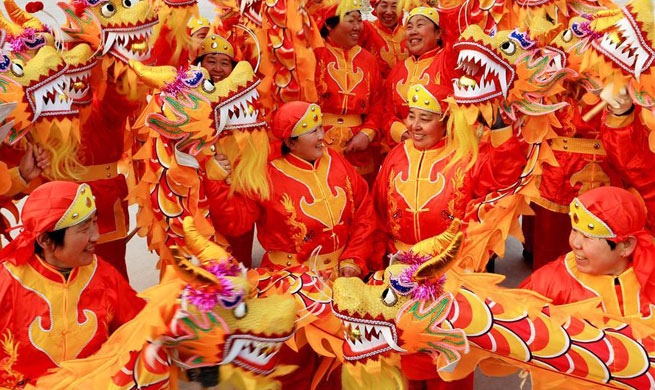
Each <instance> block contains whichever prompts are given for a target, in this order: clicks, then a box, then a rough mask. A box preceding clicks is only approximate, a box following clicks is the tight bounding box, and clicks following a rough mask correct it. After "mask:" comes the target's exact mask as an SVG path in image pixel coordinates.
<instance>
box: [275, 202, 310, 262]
mask: <svg viewBox="0 0 655 390" xmlns="http://www.w3.org/2000/svg"><path fill="white" fill-rule="evenodd" d="M280 203H282V206H283V207H284V211H286V213H287V220H286V221H284V223H285V224H286V225H287V226H289V227H290V228H291V230H292V231H293V232H294V233H293V234H292V235H291V238H293V240H294V241H295V246H296V252H297V253H300V250H301V249H302V245H303V243H304V242H305V236H306V235H307V226H305V224H304V223H302V222H300V221H298V214H297V213H296V208H295V206H294V205H293V201H292V200H291V198H290V197H289V195H288V194H284V195H282V200H281V201H280Z"/></svg>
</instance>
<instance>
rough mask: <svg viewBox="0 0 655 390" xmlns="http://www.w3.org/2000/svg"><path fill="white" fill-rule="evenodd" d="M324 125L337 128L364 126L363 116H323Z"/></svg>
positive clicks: (329, 114) (327, 113) (326, 114)
mask: <svg viewBox="0 0 655 390" xmlns="http://www.w3.org/2000/svg"><path fill="white" fill-rule="evenodd" d="M323 125H325V126H335V127H357V126H361V125H362V116H361V115H357V114H348V115H337V114H332V113H329V112H326V113H325V114H323Z"/></svg>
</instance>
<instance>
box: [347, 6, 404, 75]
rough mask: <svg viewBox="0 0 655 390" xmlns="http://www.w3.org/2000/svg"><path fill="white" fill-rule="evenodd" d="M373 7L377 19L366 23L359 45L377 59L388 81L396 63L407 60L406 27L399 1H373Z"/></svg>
mask: <svg viewBox="0 0 655 390" xmlns="http://www.w3.org/2000/svg"><path fill="white" fill-rule="evenodd" d="M371 7H373V15H375V16H376V17H377V19H375V21H373V22H369V21H368V20H365V21H364V29H363V31H362V35H361V36H360V38H359V45H360V46H361V47H363V48H364V49H366V50H368V51H370V52H371V54H373V55H374V56H375V57H376V58H377V60H378V66H379V68H380V71H381V72H382V78H383V79H386V78H387V75H388V74H389V72H390V71H391V69H393V67H394V66H396V63H397V62H401V61H404V60H405V58H407V55H408V52H407V48H406V47H404V46H403V44H402V42H403V39H404V38H405V26H403V23H402V20H401V19H400V16H401V13H399V12H398V1H397V0H373V1H371Z"/></svg>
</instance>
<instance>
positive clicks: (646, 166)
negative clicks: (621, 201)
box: [600, 108, 655, 232]
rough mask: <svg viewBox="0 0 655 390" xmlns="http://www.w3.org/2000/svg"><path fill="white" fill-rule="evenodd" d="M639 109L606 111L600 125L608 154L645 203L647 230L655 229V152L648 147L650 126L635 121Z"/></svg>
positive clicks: (624, 178) (612, 162)
mask: <svg viewBox="0 0 655 390" xmlns="http://www.w3.org/2000/svg"><path fill="white" fill-rule="evenodd" d="M637 111H638V109H637V108H636V109H635V111H634V112H633V113H631V114H629V115H625V116H614V115H611V114H610V113H609V112H606V113H605V114H604V117H603V122H602V125H601V131H600V134H601V140H602V141H603V146H604V147H605V150H606V152H607V157H608V159H609V161H610V163H611V164H612V166H613V167H614V169H616V170H617V171H618V172H619V173H620V174H621V175H622V176H623V180H625V181H626V183H627V184H628V185H629V186H630V187H634V188H635V189H636V190H637V191H638V192H639V194H640V195H641V197H642V198H643V199H644V201H645V202H646V208H647V209H648V214H647V215H648V229H649V230H650V231H651V232H653V231H655V174H653V161H655V153H653V152H652V151H651V150H650V149H649V148H648V133H649V129H648V128H646V126H644V125H643V124H642V123H641V121H639V120H634V118H635V115H637Z"/></svg>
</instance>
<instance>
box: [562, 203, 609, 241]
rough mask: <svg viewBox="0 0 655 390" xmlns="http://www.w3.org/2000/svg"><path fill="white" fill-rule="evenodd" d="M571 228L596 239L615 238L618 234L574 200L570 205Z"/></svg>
mask: <svg viewBox="0 0 655 390" xmlns="http://www.w3.org/2000/svg"><path fill="white" fill-rule="evenodd" d="M569 208H570V211H569V215H570V216H571V227H572V228H573V229H575V230H577V231H579V232H580V233H582V234H584V235H585V236H589V237H595V238H615V237H616V234H614V232H613V231H612V229H611V228H610V227H609V226H607V224H606V223H605V222H603V220H602V219H600V218H598V217H597V216H595V215H594V214H593V213H592V212H591V211H589V210H588V209H587V208H586V207H585V206H584V205H583V204H582V202H580V201H579V200H578V198H574V199H573V201H572V202H571V204H570V205H569Z"/></svg>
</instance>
